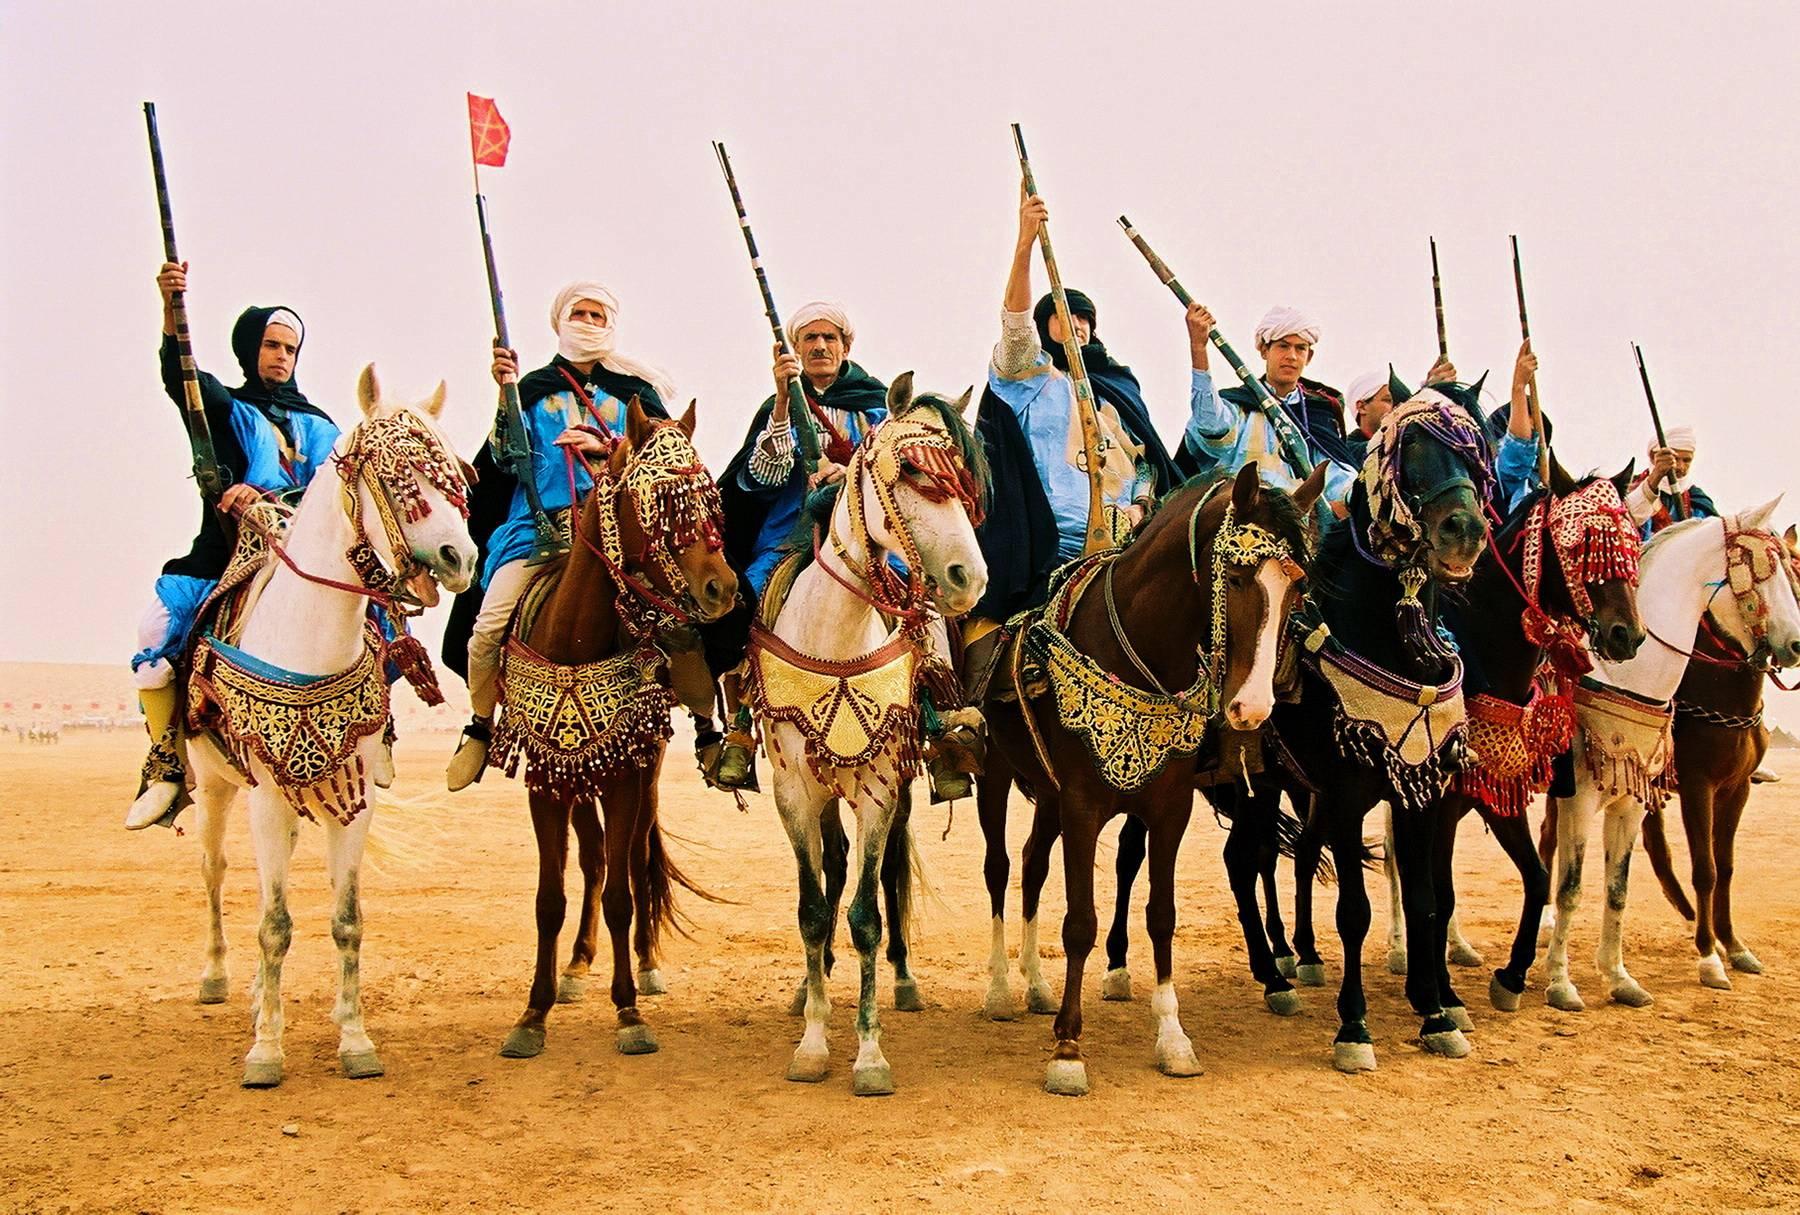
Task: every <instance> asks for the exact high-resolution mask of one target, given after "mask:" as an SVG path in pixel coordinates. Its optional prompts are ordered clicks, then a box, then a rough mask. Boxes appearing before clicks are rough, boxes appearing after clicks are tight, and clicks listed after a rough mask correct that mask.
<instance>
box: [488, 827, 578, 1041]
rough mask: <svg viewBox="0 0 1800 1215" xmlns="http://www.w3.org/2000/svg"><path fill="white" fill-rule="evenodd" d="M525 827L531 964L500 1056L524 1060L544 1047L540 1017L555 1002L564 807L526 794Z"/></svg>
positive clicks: (565, 905)
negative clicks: (534, 876)
mask: <svg viewBox="0 0 1800 1215" xmlns="http://www.w3.org/2000/svg"><path fill="white" fill-rule="evenodd" d="M531 829H532V833H533V834H534V835H535V836H536V838H537V850H538V888H537V903H536V908H535V910H536V914H537V964H536V966H535V968H534V969H533V971H532V977H531V994H530V995H529V996H528V997H527V998H526V1001H525V1011H524V1012H523V1013H522V1014H520V1016H519V1019H518V1021H517V1022H515V1023H514V1024H513V1027H512V1030H511V1032H509V1033H508V1034H507V1035H506V1041H505V1042H504V1043H503V1044H501V1047H500V1053H501V1054H502V1055H503V1056H505V1057H506V1058H508V1059H529V1058H531V1057H532V1056H534V1055H536V1054H538V1053H539V1052H541V1051H542V1050H543V1049H544V1019H545V1018H546V1017H548V1016H549V1015H550V1006H551V1005H552V1004H554V1003H555V1002H556V978H555V976H556V937H557V934H558V933H560V932H561V931H562V925H563V917H564V916H565V915H566V914H567V913H568V909H569V900H568V896H567V895H566V894H564V893H563V870H564V868H566V867H567V865H568V863H569V804H568V803H567V802H564V801H561V800H559V799H557V798H554V797H551V796H550V795H549V794H547V793H533V794H531Z"/></svg>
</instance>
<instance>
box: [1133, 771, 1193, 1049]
mask: <svg viewBox="0 0 1800 1215" xmlns="http://www.w3.org/2000/svg"><path fill="white" fill-rule="evenodd" d="M1179 792H1180V797H1179V800H1176V801H1174V802H1173V803H1172V804H1170V805H1168V806H1158V807H1157V808H1156V814H1157V822H1156V829H1155V830H1154V831H1152V832H1151V833H1150V902H1149V904H1148V906H1147V907H1146V908H1145V910H1144V920H1145V924H1146V926H1147V927H1148V929H1149V931H1150V950H1151V952H1152V953H1153V954H1154V955H1155V958H1156V990H1155V992H1154V993H1153V994H1152V995H1151V997H1150V1012H1151V1014H1152V1015H1153V1016H1154V1017H1155V1018H1156V1066H1157V1070H1159V1071H1161V1072H1162V1074H1163V1075H1165V1076H1198V1075H1199V1074H1200V1060H1199V1059H1198V1058H1196V1057H1195V1055H1194V1044H1193V1042H1192V1041H1191V1040H1190V1039H1189V1038H1188V1036H1187V1031H1186V1030H1184V1029H1182V1028H1181V1013H1180V1009H1179V1007H1178V1005H1177V1004H1176V1001H1175V956H1174V940H1175V858H1176V856H1177V855H1178V854H1179V853H1180V851H1181V837H1182V835H1183V834H1185V833H1186V831H1187V824H1188V818H1189V817H1190V816H1191V815H1192V813H1193V808H1194V805H1193V803H1194V795H1193V793H1192V792H1191V791H1189V790H1187V789H1185V788H1183V789H1181V790H1180V791H1179Z"/></svg>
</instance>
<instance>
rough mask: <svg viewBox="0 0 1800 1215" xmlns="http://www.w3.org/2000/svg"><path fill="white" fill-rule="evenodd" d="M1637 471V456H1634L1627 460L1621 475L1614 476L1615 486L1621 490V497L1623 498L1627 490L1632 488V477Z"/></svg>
mask: <svg viewBox="0 0 1800 1215" xmlns="http://www.w3.org/2000/svg"><path fill="white" fill-rule="evenodd" d="M1635 472H1637V457H1636V456H1633V457H1631V459H1630V460H1628V461H1626V464H1625V467H1624V469H1623V470H1621V471H1620V473H1619V475H1618V476H1616V477H1613V478H1612V483H1613V488H1614V489H1616V490H1618V491H1619V497H1621V498H1623V497H1624V496H1625V493H1626V491H1627V490H1629V489H1630V488H1631V477H1632V474H1633V473H1635Z"/></svg>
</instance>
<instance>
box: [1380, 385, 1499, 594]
mask: <svg viewBox="0 0 1800 1215" xmlns="http://www.w3.org/2000/svg"><path fill="white" fill-rule="evenodd" d="M1391 388H1392V390H1393V394H1394V399H1395V405H1394V408H1393V409H1392V410H1391V411H1389V413H1388V415H1387V416H1386V417H1385V418H1383V419H1382V420H1381V425H1380V427H1379V428H1377V430H1376V431H1375V437H1374V438H1373V439H1371V440H1370V441H1369V454H1368V456H1367V457H1366V458H1365V459H1364V460H1363V466H1362V476H1361V480H1362V484H1363V489H1364V491H1365V492H1367V494H1368V497H1369V529H1368V542H1369V550H1368V551H1369V552H1370V553H1371V554H1373V555H1374V556H1375V557H1376V558H1378V559H1379V560H1381V561H1385V562H1387V563H1389V564H1391V565H1407V564H1410V563H1411V562H1412V561H1413V560H1415V559H1416V558H1417V557H1418V555H1419V552H1420V550H1421V548H1422V547H1423V545H1424V543H1425V528H1424V525H1423V524H1422V523H1421V522H1420V521H1419V517H1418V512H1419V511H1420V510H1421V509H1422V508H1423V507H1424V505H1425V504H1426V503H1427V502H1430V501H1431V500H1433V499H1434V498H1438V497H1440V496H1442V495H1443V494H1445V493H1448V492H1450V491H1451V490H1454V489H1457V488H1459V487H1464V486H1466V487H1468V488H1470V489H1472V490H1473V491H1474V492H1475V495H1476V497H1477V498H1478V499H1480V500H1482V501H1486V500H1487V499H1488V497H1489V496H1490V495H1491V493H1492V490H1493V485H1494V471H1493V457H1492V455H1491V453H1490V451H1489V448H1488V441H1487V436H1486V434H1484V433H1483V431H1482V429H1481V426H1480V424H1479V423H1477V422H1476V421H1475V419H1474V418H1473V417H1471V416H1470V414H1469V411H1468V410H1467V409H1465V408H1464V407H1463V406H1461V405H1459V404H1457V403H1456V402H1455V401H1453V400H1451V399H1450V398H1449V397H1448V396H1446V395H1444V394H1443V393H1442V392H1439V391H1438V390H1437V389H1435V388H1425V389H1421V390H1420V391H1419V392H1418V393H1416V394H1414V395H1412V396H1407V395H1406V390H1405V388H1404V387H1403V386H1401V385H1400V384H1399V382H1398V381H1397V380H1396V381H1393V382H1392V384H1391ZM1415 428H1416V429H1420V430H1423V431H1425V432H1426V433H1428V434H1430V435H1431V436H1432V437H1433V438H1435V439H1437V441H1438V442H1440V443H1442V444H1443V445H1444V446H1445V447H1447V448H1449V449H1450V451H1451V452H1452V453H1453V454H1455V455H1456V456H1458V457H1459V458H1460V460H1461V462H1462V464H1463V466H1464V467H1465V468H1466V469H1467V475H1465V476H1461V477H1451V478H1449V479H1448V480H1446V481H1444V482H1442V483H1441V484H1438V485H1433V486H1429V487H1427V488H1426V489H1424V490H1423V491H1420V492H1412V491H1411V490H1409V489H1408V488H1407V486H1406V485H1405V477H1404V471H1405V470H1404V464H1403V461H1402V458H1401V457H1402V453H1403V451H1404V449H1405V444H1406V437H1407V435H1408V433H1409V432H1411V431H1412V430H1414V429H1415Z"/></svg>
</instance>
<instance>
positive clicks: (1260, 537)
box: [1194, 463, 1325, 730]
mask: <svg viewBox="0 0 1800 1215" xmlns="http://www.w3.org/2000/svg"><path fill="white" fill-rule="evenodd" d="M1324 488H1325V465H1324V464H1320V465H1319V466H1318V467H1317V468H1315V469H1314V470H1313V472H1312V475H1311V476H1310V477H1308V478H1307V479H1306V481H1305V483H1304V484H1302V485H1301V486H1300V488H1299V489H1297V490H1296V491H1294V493H1293V494H1292V495H1291V496H1290V495H1288V494H1286V493H1284V492H1282V491H1281V490H1278V489H1271V488H1269V487H1268V486H1265V485H1264V484H1263V483H1262V478H1261V476H1260V475H1259V470H1258V468H1257V466H1256V465H1255V464H1254V463H1252V464H1246V465H1244V467H1242V468H1240V469H1239V470H1238V473H1237V477H1236V479H1235V480H1233V482H1232V484H1231V493H1230V495H1229V497H1227V496H1225V495H1218V496H1217V497H1215V498H1214V499H1213V500H1211V501H1209V502H1208V503H1207V504H1206V506H1205V507H1204V508H1203V509H1202V516H1203V517H1201V518H1197V519H1196V520H1195V523H1194V530H1195V548H1196V566H1197V565H1198V561H1197V553H1198V551H1199V550H1200V549H1201V548H1202V541H1201V540H1200V539H1199V537H1200V535H1201V534H1203V533H1204V532H1205V531H1206V529H1208V528H1210V529H1211V535H1210V537H1208V538H1207V539H1206V540H1205V541H1204V548H1206V549H1209V550H1210V551H1211V553H1212V558H1213V559H1212V591H1211V604H1212V614H1213V636H1212V644H1213V647H1214V651H1215V653H1214V655H1213V659H1214V661H1215V662H1218V661H1219V658H1220V655H1219V654H1218V653H1217V650H1218V649H1219V648H1220V647H1223V649H1224V654H1223V662H1222V663H1220V665H1221V666H1222V667H1223V672H1224V673H1223V676H1222V677H1221V680H1220V689H1219V703H1220V704H1221V705H1222V706H1223V708H1224V714H1225V722H1226V724H1227V725H1229V726H1230V727H1231V728H1232V729H1234V730H1254V729H1256V728H1257V727H1258V726H1260V725H1262V724H1263V722H1264V721H1266V720H1267V719H1268V716H1269V714H1270V713H1271V712H1273V711H1274V708H1275V692H1276V689H1275V671H1276V668H1277V666H1278V665H1279V663H1280V657H1281V645H1282V639H1283V638H1285V637H1286V636H1287V622H1288V617H1289V616H1291V615H1292V614H1293V612H1294V609H1295V608H1296V607H1297V606H1298V605H1299V602H1300V595H1301V583H1302V581H1303V580H1304V578H1305V570H1304V569H1303V568H1302V566H1301V564H1300V562H1301V561H1302V560H1303V559H1304V558H1305V554H1306V518H1307V515H1308V512H1310V511H1311V510H1312V507H1313V504H1314V503H1315V502H1317V501H1318V498H1319V494H1320V493H1321V492H1322V491H1323V490H1324ZM1194 576H1195V578H1196V579H1198V578H1200V577H1202V576H1203V575H1202V574H1201V572H1200V570H1199V568H1196V569H1195V571H1194ZM1246 643H1247V644H1246Z"/></svg>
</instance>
